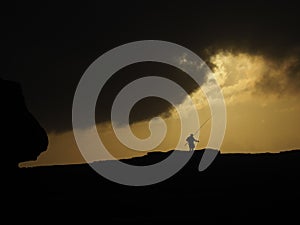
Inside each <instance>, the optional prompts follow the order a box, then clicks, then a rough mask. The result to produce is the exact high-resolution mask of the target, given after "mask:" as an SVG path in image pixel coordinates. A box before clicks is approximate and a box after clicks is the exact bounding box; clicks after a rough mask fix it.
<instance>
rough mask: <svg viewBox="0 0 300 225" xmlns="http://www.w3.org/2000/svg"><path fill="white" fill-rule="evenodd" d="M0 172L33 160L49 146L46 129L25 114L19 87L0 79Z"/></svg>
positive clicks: (24, 105)
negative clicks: (0, 162)
mask: <svg viewBox="0 0 300 225" xmlns="http://www.w3.org/2000/svg"><path fill="white" fill-rule="evenodd" d="M0 104H1V117H0V118H1V122H0V124H1V143H0V144H1V155H2V157H1V158H2V164H1V165H2V168H10V169H16V168H18V164H19V163H20V162H24V161H28V160H35V159H36V158H37V157H38V155H39V154H40V153H42V152H43V151H45V150H46V149H47V146H48V136H47V133H46V131H45V129H44V128H43V127H42V126H41V125H40V124H39V122H38V121H37V120H36V118H35V117H34V116H33V115H32V114H31V113H30V111H29V110H28V108H27V106H26V104H25V99H24V96H23V93H22V88H21V85H20V84H18V83H16V82H13V81H9V80H4V79H2V78H0Z"/></svg>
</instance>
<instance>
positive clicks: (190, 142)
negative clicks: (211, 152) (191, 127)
mask: <svg viewBox="0 0 300 225" xmlns="http://www.w3.org/2000/svg"><path fill="white" fill-rule="evenodd" d="M186 141H187V143H188V145H189V148H190V151H194V149H195V142H199V140H196V139H195V138H194V135H193V134H190V136H188V137H187V139H186Z"/></svg>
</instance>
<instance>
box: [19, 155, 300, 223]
mask: <svg viewBox="0 0 300 225" xmlns="http://www.w3.org/2000/svg"><path fill="white" fill-rule="evenodd" d="M170 153H171V152H165V153H163V152H152V153H148V154H147V155H145V156H142V157H138V158H133V159H126V160H123V161H124V162H126V163H128V164H133V165H149V164H152V163H155V162H158V161H160V160H162V159H164V158H166V157H167V155H168V154H170ZM202 153H203V151H202V150H197V151H195V153H194V155H193V156H192V158H191V159H190V161H189V163H188V164H187V165H186V166H185V167H184V168H183V169H182V170H180V171H179V173H177V174H176V175H174V176H173V177H171V178H169V179H168V180H165V181H164V182H161V183H158V184H155V185H150V186H142V187H131V186H124V185H120V184H116V183H113V182H111V181H109V180H106V179H105V178H103V177H101V176H100V175H98V174H97V173H96V172H95V171H94V170H92V169H91V167H90V166H89V165H87V164H79V165H57V166H44V167H33V168H24V169H23V170H22V172H23V173H24V175H25V174H26V177H30V178H31V180H28V181H27V185H29V186H31V187H33V189H32V190H33V191H32V194H30V195H27V196H26V198H25V199H23V202H26V204H27V205H30V208H29V209H28V210H30V211H31V210H32V208H33V207H35V210H37V211H39V213H41V214H44V215H45V216H47V215H48V213H51V214H52V215H56V216H60V217H59V218H64V219H66V220H68V221H71V220H72V221H77V220H79V219H85V220H86V221H90V220H93V222H100V223H101V222H103V221H105V222H111V223H116V224H118V223H120V224H124V223H125V224H132V223H137V224H153V223H155V224H156V223H162V222H181V223H184V222H189V221H198V222H201V221H202V222H203V224H261V223H267V224H270V223H273V222H284V223H285V224H287V223H290V222H292V221H293V223H295V220H296V219H299V218H298V216H297V214H295V212H296V211H297V210H298V206H297V205H298V204H299V197H300V184H299V181H298V180H299V172H300V163H299V162H300V151H299V150H293V151H286V152H281V153H278V154H277V153H261V154H219V155H218V156H217V157H216V159H215V161H214V162H213V164H212V165H211V166H210V167H208V169H206V170H205V171H203V172H198V165H199V161H200V159H201V156H202ZM180 154H187V152H185V151H180ZM94 163H109V164H111V166H112V167H113V165H114V161H105V162H94ZM37 190H38V191H37ZM30 203H32V204H30ZM70 213H71V214H70Z"/></svg>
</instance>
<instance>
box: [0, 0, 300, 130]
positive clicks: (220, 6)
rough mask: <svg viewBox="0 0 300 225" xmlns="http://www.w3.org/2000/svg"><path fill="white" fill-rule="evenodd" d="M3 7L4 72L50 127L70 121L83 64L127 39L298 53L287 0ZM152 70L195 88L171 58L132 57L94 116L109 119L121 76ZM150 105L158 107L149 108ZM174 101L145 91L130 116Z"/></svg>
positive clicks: (272, 54) (295, 17)
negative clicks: (166, 61) (143, 60)
mask: <svg viewBox="0 0 300 225" xmlns="http://www.w3.org/2000/svg"><path fill="white" fill-rule="evenodd" d="M2 10H3V13H2V14H1V16H2V19H1V23H3V26H1V27H2V31H3V32H2V33H3V38H4V40H5V41H3V42H2V47H3V51H2V53H1V63H2V65H3V66H2V71H1V72H2V76H3V77H5V78H6V79H11V80H15V81H19V82H20V83H21V84H22V87H23V91H24V94H25V100H26V102H27V104H28V108H29V109H30V110H31V111H32V113H33V114H34V115H35V116H36V117H37V119H39V121H40V122H41V124H42V125H43V126H44V127H45V128H46V129H47V131H58V132H60V131H65V130H68V129H71V109H72V100H73V95H74V91H75V89H76V85H77V83H78V82H79V79H80V77H81V76H82V74H83V73H84V71H85V69H86V68H87V67H88V66H89V65H90V64H91V63H92V62H93V61H94V60H95V59H96V58H97V57H98V56H100V55H101V54H103V53H104V52H106V51H108V50H110V49H111V48H113V47H116V46H119V45H121V44H124V43H127V42H131V41H136V40H144V39H159V40H166V41H170V42H174V43H178V44H180V45H182V46H185V47H187V48H189V49H191V50H192V51H194V52H196V53H197V54H199V56H200V57H202V58H203V59H204V60H206V61H207V62H209V57H210V56H211V55H212V54H214V53H215V52H217V51H220V50H225V51H231V52H241V51H242V52H247V53H249V54H257V55H263V56H264V57H266V58H269V59H270V60H273V61H274V62H280V61H282V60H283V59H285V58H288V57H291V56H293V57H295V58H296V59H299V47H300V43H299V40H300V38H299V31H298V30H299V29H298V26H299V13H298V7H297V6H296V5H295V4H292V2H290V1H284V2H280V3H276V2H273V1H272V2H267V1H263V2H262V1H249V2H244V1H243V2H241V3H236V2H230V1H226V2H225V1H224V2H223V1H220V2H218V1H203V2H202V1H194V2H186V1H178V2H176V1H169V2H164V3H162V2H155V1H151V2H144V1H137V2H132V3H130V4H129V3H127V1H124V2H120V1H116V2H113V1H110V2H109V1H107V2H99V3H97V4H96V3H95V4H89V3H84V2H81V3H72V4H65V5H64V4H62V3H59V4H54V3H50V2H49V3H40V4H39V5H28V3H27V2H24V3H20V4H15V5H14V4H12V5H11V6H7V7H2ZM1 25H2V24H1ZM298 62H299V61H298ZM209 65H210V66H213V65H211V64H209ZM141 70H143V71H141ZM145 70H146V71H145ZM152 71H153V73H154V72H156V73H157V72H159V71H160V72H161V71H163V72H162V73H164V72H165V74H166V76H173V77H171V78H172V79H174V80H175V81H176V82H178V83H181V84H182V83H184V84H185V88H186V89H187V90H188V91H190V92H191V91H193V90H194V88H195V84H194V83H193V82H186V81H185V80H186V79H185V78H186V77H185V75H184V73H183V72H180V71H178V70H176V69H175V68H172V67H170V66H169V67H168V68H166V67H165V66H162V65H155V66H153V65H148V66H147V65H146V64H144V65H133V66H132V67H131V68H125V69H124V70H123V71H120V72H119V73H126V74H129V73H130V74H131V75H130V76H127V78H128V79H127V80H123V79H119V78H117V76H116V77H115V78H112V80H111V81H110V83H109V84H107V86H106V89H105V90H104V91H103V94H104V97H106V98H104V99H106V100H105V101H104V102H103V103H102V104H103V105H102V106H97V107H98V108H97V112H98V113H97V120H98V121H106V120H108V119H109V116H108V113H107V112H108V110H107V109H106V106H109V105H110V104H111V101H112V98H113V97H114V96H115V94H116V93H117V91H118V90H120V88H121V86H122V85H123V84H126V82H129V81H130V80H133V79H135V78H137V77H138V76H139V74H144V73H145V72H148V74H149V75H153V74H152ZM298 71H299V64H295V65H293V66H291V67H290V72H289V73H287V75H286V77H287V78H288V79H290V80H291V82H292V83H294V84H299V72H298ZM137 74H138V75H137ZM174 74H176V76H175V75H174ZM263 79H265V80H264V81H262V82H261V83H266V84H268V83H269V81H268V77H264V78H263ZM291 88H294V87H293V86H291ZM181 100H182V97H180V96H179V97H178V101H179V102H180V101H181ZM145 105H147V106H149V105H151V106H154V105H155V107H147V108H146V109H147V110H145ZM169 107H170V105H169V104H167V103H166V102H164V101H158V100H157V99H152V100H151V99H146V100H144V103H142V102H141V103H139V104H138V105H137V109H135V110H134V111H133V114H134V115H135V116H133V117H132V118H135V119H136V120H143V119H147V118H149V117H151V116H153V115H157V114H160V113H163V112H166V111H167V110H168V109H169ZM138 109H139V110H141V111H140V112H139V113H138V111H139V110H138ZM143 109H144V110H143ZM99 112H101V113H99Z"/></svg>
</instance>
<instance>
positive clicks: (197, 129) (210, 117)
mask: <svg viewBox="0 0 300 225" xmlns="http://www.w3.org/2000/svg"><path fill="white" fill-rule="evenodd" d="M212 116H213V115H211V116H210V117H209V118H208V119H207V120H205V121H204V123H202V125H201V126H200V127H199V128H198V129H197V130H196V131H195V133H194V134H193V135H195V134H197V133H198V132H199V130H200V129H201V128H202V127H203V126H204V125H205V124H206V123H207V122H208V121H209V120H210V119H211V118H212ZM185 145H187V143H185ZM185 145H184V146H185Z"/></svg>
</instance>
